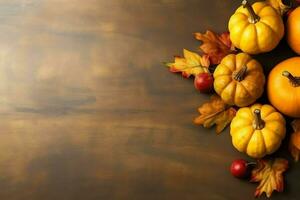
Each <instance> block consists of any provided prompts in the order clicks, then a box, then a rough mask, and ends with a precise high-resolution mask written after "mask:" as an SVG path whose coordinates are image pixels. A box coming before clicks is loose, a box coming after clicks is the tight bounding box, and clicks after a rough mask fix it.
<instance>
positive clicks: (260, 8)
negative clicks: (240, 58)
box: [228, 2, 284, 54]
mask: <svg viewBox="0 0 300 200" xmlns="http://www.w3.org/2000/svg"><path fill="white" fill-rule="evenodd" d="M252 8H253V9H254V12H255V13H256V15H258V16H259V17H260V20H259V21H258V22H257V23H251V22H250V21H249V17H250V14H249V12H248V10H247V9H246V8H244V7H243V6H240V7H239V8H238V9H237V10H236V12H235V13H234V14H233V15H232V16H231V18H230V20H229V23H228V28H229V32H230V39H231V41H232V43H233V44H234V46H236V47H237V48H239V49H241V50H242V51H243V52H246V53H249V54H259V53H264V52H269V51H271V50H273V49H274V48H275V47H276V46H277V45H278V43H279V42H280V40H281V39H282V37H283V36H284V24H283V21H282V18H281V16H280V15H279V14H278V13H277V11H276V10H275V9H274V8H273V7H272V6H270V5H268V4H267V3H264V2H256V3H254V4H253V5H252Z"/></svg>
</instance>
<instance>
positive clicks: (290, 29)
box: [286, 7, 300, 54]
mask: <svg viewBox="0 0 300 200" xmlns="http://www.w3.org/2000/svg"><path fill="white" fill-rule="evenodd" d="M286 27H287V42H288V44H289V46H290V47H291V48H292V49H293V50H294V51H295V52H296V53H298V54H300V37H299V36H300V7H298V8H296V9H295V10H293V11H292V12H291V13H290V15H289V17H288V20H287V25H286Z"/></svg>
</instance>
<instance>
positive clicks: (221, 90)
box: [213, 53, 265, 107]
mask: <svg viewBox="0 0 300 200" xmlns="http://www.w3.org/2000/svg"><path fill="white" fill-rule="evenodd" d="M213 75H214V79H215V81H214V89H215V91H216V92H217V94H218V95H219V96H220V97H221V98H222V99H223V101H225V102H226V103H227V104H229V105H236V106H239V107H244V106H248V105H250V104H252V103H254V102H255V100H257V99H258V98H259V97H260V96H261V95H262V93H263V91H264V84H265V75H264V73H263V69H262V67H261V65H260V64H259V62H257V61H256V60H254V59H252V58H251V57H250V56H249V55H248V54H246V53H239V54H237V55H235V54H229V55H227V56H226V57H225V58H223V60H222V61H221V63H220V64H219V65H218V66H217V68H216V70H215V72H214V74H213Z"/></svg>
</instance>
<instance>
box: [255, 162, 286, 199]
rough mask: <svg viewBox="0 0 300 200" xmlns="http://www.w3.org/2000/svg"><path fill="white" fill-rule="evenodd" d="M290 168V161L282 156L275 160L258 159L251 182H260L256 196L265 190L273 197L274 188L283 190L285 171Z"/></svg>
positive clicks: (268, 195)
mask: <svg viewBox="0 0 300 200" xmlns="http://www.w3.org/2000/svg"><path fill="white" fill-rule="evenodd" d="M287 168H288V161H287V160H285V159H282V158H276V159H275V160H268V161H266V160H258V161H257V165H256V167H255V168H254V169H253V170H252V175H251V180H250V181H251V182H259V185H258V187H257V188H256V191H255V193H254V196H255V197H258V196H260V195H261V194H263V193H264V192H265V193H266V195H267V197H268V198H269V197H271V194H272V192H273V191H274V190H276V191H278V192H282V191H283V188H284V181H283V175H282V174H283V172H285V171H286V170H287Z"/></svg>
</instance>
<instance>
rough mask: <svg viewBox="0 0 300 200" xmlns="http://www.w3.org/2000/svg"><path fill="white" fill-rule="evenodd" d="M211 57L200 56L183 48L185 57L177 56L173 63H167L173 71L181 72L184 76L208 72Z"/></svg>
mask: <svg viewBox="0 0 300 200" xmlns="http://www.w3.org/2000/svg"><path fill="white" fill-rule="evenodd" d="M209 65H210V63H209V59H208V57H207V56H202V57H201V56H200V55H199V54H197V53H194V52H191V51H188V50H186V49H183V58H182V57H179V56H175V61H174V62H173V63H166V66H167V67H169V69H170V71H171V72H181V73H182V76H183V77H186V78H188V77H189V76H191V75H193V76H196V75H197V74H200V73H203V72H208V67H209Z"/></svg>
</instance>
